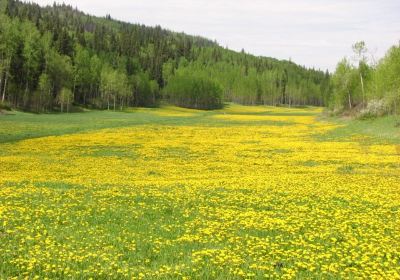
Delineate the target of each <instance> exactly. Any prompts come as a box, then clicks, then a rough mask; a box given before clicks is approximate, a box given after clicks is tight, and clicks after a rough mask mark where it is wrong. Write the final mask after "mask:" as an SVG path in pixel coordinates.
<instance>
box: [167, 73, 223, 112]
mask: <svg viewBox="0 0 400 280" xmlns="http://www.w3.org/2000/svg"><path fill="white" fill-rule="evenodd" d="M164 93H165V95H166V96H167V97H168V98H169V100H170V101H171V102H172V103H173V104H175V105H177V106H181V107H185V108H192V109H201V110H213V109H220V108H222V107H223V103H222V88H221V86H220V85H219V84H218V83H216V82H215V81H213V80H211V79H210V78H207V77H202V76H194V75H182V74H181V75H175V76H174V77H172V78H171V79H170V81H169V82H168V85H167V87H166V88H165V89H164Z"/></svg>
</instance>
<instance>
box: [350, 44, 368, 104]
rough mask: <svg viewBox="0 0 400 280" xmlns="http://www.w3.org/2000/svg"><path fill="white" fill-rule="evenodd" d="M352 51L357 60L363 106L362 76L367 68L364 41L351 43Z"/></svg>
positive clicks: (366, 50)
mask: <svg viewBox="0 0 400 280" xmlns="http://www.w3.org/2000/svg"><path fill="white" fill-rule="evenodd" d="M353 52H354V53H355V55H356V60H357V61H358V72H359V75H360V83H361V90H362V104H363V106H364V107H365V89H364V76H365V75H366V72H367V70H368V66H367V58H366V56H365V54H366V53H367V52H368V49H367V47H366V46H365V42H364V41H360V42H357V43H355V44H354V45H353Z"/></svg>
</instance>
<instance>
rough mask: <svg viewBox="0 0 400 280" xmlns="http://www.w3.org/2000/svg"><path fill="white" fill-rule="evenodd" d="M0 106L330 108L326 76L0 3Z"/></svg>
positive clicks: (144, 30)
mask: <svg viewBox="0 0 400 280" xmlns="http://www.w3.org/2000/svg"><path fill="white" fill-rule="evenodd" d="M0 9H1V11H0V94H1V103H2V104H8V105H9V106H11V107H14V108H20V109H24V110H31V111H36V112H46V111H52V110H61V111H69V110H70V108H71V105H79V106H85V107H92V108H100V109H114V110H116V109H121V108H123V107H125V106H156V105H157V103H158V102H159V100H160V99H162V98H164V99H167V100H169V101H170V102H172V103H175V104H177V105H179V106H184V107H193V108H199V109H213V108H219V107H221V106H222V104H223V102H224V101H234V102H238V103H243V104H271V105H277V104H287V105H326V104H327V102H328V101H329V100H330V99H331V97H330V93H331V90H330V87H329V79H330V77H329V74H327V73H323V72H321V71H316V70H312V69H305V68H304V67H300V66H298V65H296V64H294V63H292V62H290V61H278V60H275V59H272V58H264V57H255V56H252V55H249V54H246V53H244V52H241V53H237V52H234V51H231V50H228V49H225V48H222V47H220V46H219V45H218V44H217V43H215V42H212V41H210V40H208V39H205V38H201V37H195V36H189V35H186V34H183V33H174V32H170V31H167V30H164V29H162V28H161V27H159V26H157V27H146V26H143V25H139V24H129V23H124V22H120V21H116V20H113V19H112V18H111V17H110V16H106V17H105V18H98V17H93V16H90V15H86V14H84V13H82V12H80V11H78V10H76V9H73V8H72V7H70V6H66V5H56V4H54V5H53V6H48V7H40V6H38V5H37V4H31V3H22V2H20V1H15V0H0Z"/></svg>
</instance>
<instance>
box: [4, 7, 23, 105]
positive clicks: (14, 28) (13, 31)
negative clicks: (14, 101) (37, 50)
mask: <svg viewBox="0 0 400 280" xmlns="http://www.w3.org/2000/svg"><path fill="white" fill-rule="evenodd" d="M18 27H19V23H18V22H17V21H16V20H10V19H9V18H8V17H5V16H3V15H2V14H0V70H1V73H0V92H1V91H2V93H1V102H4V101H5V99H6V95H7V86H8V81H9V79H10V76H11V75H10V68H11V62H12V60H13V58H14V56H15V54H16V52H17V47H18V42H19V38H18V35H19V34H20V33H19V30H18ZM3 81H4V82H3Z"/></svg>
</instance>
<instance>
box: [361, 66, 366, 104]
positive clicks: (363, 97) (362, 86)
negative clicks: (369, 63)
mask: <svg viewBox="0 0 400 280" xmlns="http://www.w3.org/2000/svg"><path fill="white" fill-rule="evenodd" d="M360 80H361V90H362V103H363V108H364V109H365V90H364V79H363V77H362V75H361V73H360Z"/></svg>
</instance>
